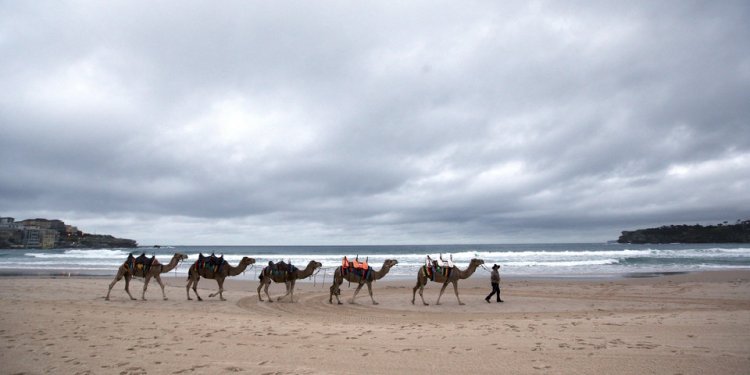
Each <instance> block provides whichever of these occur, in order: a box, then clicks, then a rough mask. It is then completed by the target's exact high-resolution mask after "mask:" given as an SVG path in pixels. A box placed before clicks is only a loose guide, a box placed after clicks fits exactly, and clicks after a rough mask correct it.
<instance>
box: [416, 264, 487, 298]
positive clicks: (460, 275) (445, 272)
mask: <svg viewBox="0 0 750 375" xmlns="http://www.w3.org/2000/svg"><path fill="white" fill-rule="evenodd" d="M482 264H484V261H483V260H481V259H476V258H475V259H472V260H471V262H469V266H468V267H466V269H465V270H460V269H459V268H458V267H456V266H454V267H436V264H434V265H432V267H428V266H427V265H425V266H422V267H420V268H419V271H418V272H417V285H416V286H414V290H413V291H412V297H411V303H412V305H413V304H414V300H415V299H416V295H417V289H419V297H421V298H422V303H424V304H425V305H429V304H428V303H427V302H425V300H424V295H423V294H422V293H423V292H424V286H425V285H426V284H427V281H434V282H436V283H443V287H442V288H441V289H440V294H439V295H438V299H437V302H436V303H435V304H436V305H439V304H440V297H442V296H443V292H444V291H445V288H446V287H447V286H448V284H449V283H452V284H453V291H455V292H456V299H457V300H458V304H459V305H463V304H464V303H463V302H461V298H459V297H458V280H463V279H467V278H469V276H471V275H472V274H473V273H474V271H476V270H477V268H478V267H479V266H481V265H482Z"/></svg>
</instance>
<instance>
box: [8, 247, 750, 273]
mask: <svg viewBox="0 0 750 375" xmlns="http://www.w3.org/2000/svg"><path fill="white" fill-rule="evenodd" d="M131 252H132V253H133V254H134V255H139V254H141V253H146V254H147V255H149V256H150V255H156V257H157V259H159V261H160V262H162V263H168V262H169V260H170V259H171V257H172V255H173V254H174V253H175V252H182V253H185V254H188V256H189V258H188V260H187V261H186V262H183V263H182V264H180V265H179V267H177V269H175V270H174V271H172V272H171V273H170V275H173V276H178V277H186V276H187V269H188V267H189V266H190V265H191V264H192V263H193V262H194V261H195V260H196V259H197V258H198V253H203V254H204V255H208V254H211V253H215V254H216V255H223V256H224V258H225V259H226V260H227V261H229V262H230V264H232V265H236V264H237V263H238V262H239V260H240V259H241V258H242V257H243V256H249V257H252V258H255V259H256V262H257V264H256V265H255V266H254V267H248V269H247V270H246V271H245V273H244V274H243V275H239V276H238V277H237V278H239V279H254V278H255V277H256V276H257V273H258V271H259V270H260V269H262V267H263V265H265V264H267V263H268V261H270V260H272V261H274V262H276V261H279V260H284V261H287V262H288V261H291V262H292V264H294V265H296V266H298V267H301V268H304V266H305V265H306V264H307V263H308V262H309V261H310V260H316V261H319V262H321V263H323V268H322V269H321V271H320V272H319V273H318V274H317V275H316V276H315V281H317V282H320V281H321V280H322V277H324V276H328V280H330V275H331V274H332V273H333V270H334V269H335V268H336V267H337V266H339V265H340V264H341V259H342V257H343V256H345V255H346V256H347V257H349V258H350V259H352V258H354V257H355V256H357V255H358V256H359V259H360V260H365V259H368V261H369V264H370V265H371V266H373V267H374V268H375V269H379V268H380V267H381V266H382V264H383V261H384V260H385V259H389V258H392V259H397V260H398V262H399V264H398V265H397V266H395V267H394V268H393V269H392V270H391V272H390V273H389V274H388V276H387V278H388V279H413V278H415V277H416V273H417V270H418V268H419V267H420V266H421V265H423V264H424V261H425V256H426V255H427V254H430V255H431V256H432V257H433V258H434V259H437V257H438V256H439V255H440V254H443V257H444V258H446V259H447V258H448V257H449V256H450V255H452V257H453V262H454V263H455V264H456V265H458V266H459V267H460V268H464V267H466V266H467V265H468V263H469V261H470V260H471V259H472V258H481V259H484V261H485V265H486V266H487V268H489V267H491V266H492V265H493V264H495V263H497V264H499V265H500V266H501V270H500V272H501V275H503V276H518V277H563V278H566V277H571V278H600V277H603V278H607V277H622V276H638V275H650V274H660V273H672V272H691V271H701V270H719V269H750V245H748V244H646V245H632V244H613V243H578V244H520V245H415V246H403V245H399V246H162V247H160V248H153V247H141V248H135V249H92V250H81V249H55V250H39V249H21V250H0V275H3V274H4V275H16V274H22V275H23V274H28V275H53V276H54V275H58V276H59V275H88V276H104V275H110V276H114V275H115V274H116V273H117V269H118V267H119V266H120V265H121V264H122V263H123V262H124V261H125V258H126V257H127V256H128V254H129V253H131ZM473 277H488V276H487V274H486V273H485V272H484V270H482V269H481V268H480V269H479V270H478V271H477V272H476V273H475V274H474V276H473ZM310 281H313V278H310Z"/></svg>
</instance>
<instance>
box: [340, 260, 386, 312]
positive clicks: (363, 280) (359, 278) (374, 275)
mask: <svg viewBox="0 0 750 375" xmlns="http://www.w3.org/2000/svg"><path fill="white" fill-rule="evenodd" d="M396 264H398V261H397V260H395V259H386V260H385V262H383V267H381V268H380V269H379V270H377V271H370V272H369V273H368V274H367V276H366V277H363V275H362V274H361V273H355V272H348V273H346V274H345V275H344V274H342V273H343V270H342V268H341V266H339V267H338V268H336V271H334V273H333V285H331V289H330V291H331V294H330V296H329V297H328V303H331V304H332V303H333V296H336V302H338V304H339V305H341V304H342V303H341V300H340V299H339V295H340V294H341V289H340V288H339V286H341V283H343V282H344V279H346V280H348V281H349V282H353V283H358V284H359V285H358V286H357V290H355V291H354V295H353V296H352V300H351V302H350V303H354V298H356V297H357V293H359V290H360V289H362V286H364V285H365V284H367V291H368V292H370V299H371V300H372V304H373V305H377V304H378V303H377V302H375V299H374V298H372V282H373V281H375V280H380V279H382V278H383V277H384V276H385V275H386V274H387V273H388V271H390V270H391V267H393V266H395V265H396Z"/></svg>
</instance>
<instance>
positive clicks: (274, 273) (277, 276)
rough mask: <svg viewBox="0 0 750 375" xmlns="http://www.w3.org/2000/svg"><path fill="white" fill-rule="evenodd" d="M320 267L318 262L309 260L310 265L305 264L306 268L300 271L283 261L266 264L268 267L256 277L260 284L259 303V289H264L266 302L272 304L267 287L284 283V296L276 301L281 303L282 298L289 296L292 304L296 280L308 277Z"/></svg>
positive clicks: (261, 299) (259, 297)
mask: <svg viewBox="0 0 750 375" xmlns="http://www.w3.org/2000/svg"><path fill="white" fill-rule="evenodd" d="M321 266H322V264H321V263H320V262H316V261H314V260H311V261H310V263H308V264H307V267H305V269H303V270H301V269H299V268H297V267H295V266H293V265H292V264H291V263H284V262H283V261H281V262H279V263H273V262H268V266H266V267H264V268H263V271H261V273H260V275H259V276H258V279H260V283H258V299H259V300H260V301H261V302H262V301H263V297H261V295H260V289H261V288H264V287H265V289H264V291H265V292H266V296H267V297H268V302H273V300H272V299H271V295H269V294H268V287H269V286H270V285H271V282H276V283H284V285H285V286H286V294H284V295H283V296H281V297H278V298H277V299H276V300H277V301H281V299H282V298H284V297H286V296H289V295H291V297H290V299H291V301H292V302H294V284H295V283H296V282H297V280H301V279H304V278H307V277H310V275H312V274H313V272H315V270H316V269H318V268H320V267H321Z"/></svg>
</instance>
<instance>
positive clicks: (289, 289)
mask: <svg viewBox="0 0 750 375" xmlns="http://www.w3.org/2000/svg"><path fill="white" fill-rule="evenodd" d="M284 285H285V286H286V294H284V295H283V296H281V297H279V298H277V299H276V301H281V300H282V299H283V298H285V297H286V296H291V297H290V299H291V302H294V280H292V281H287V282H285V283H284Z"/></svg>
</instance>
